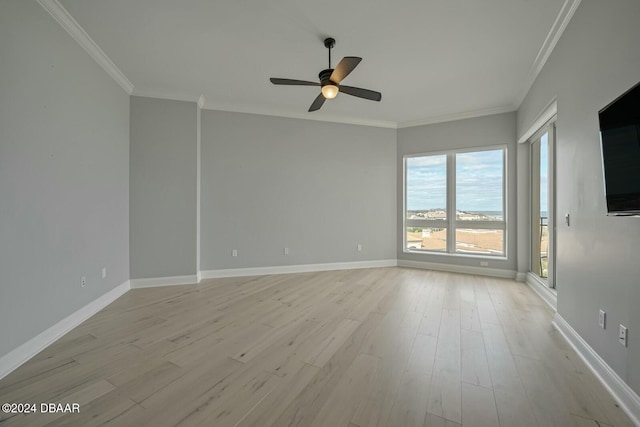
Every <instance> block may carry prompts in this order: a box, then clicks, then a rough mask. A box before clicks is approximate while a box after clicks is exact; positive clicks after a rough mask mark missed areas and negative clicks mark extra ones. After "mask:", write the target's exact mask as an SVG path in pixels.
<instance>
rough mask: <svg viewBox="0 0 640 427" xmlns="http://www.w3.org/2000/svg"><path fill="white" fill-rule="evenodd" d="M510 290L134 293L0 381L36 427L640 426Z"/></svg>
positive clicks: (389, 285)
mask: <svg viewBox="0 0 640 427" xmlns="http://www.w3.org/2000/svg"><path fill="white" fill-rule="evenodd" d="M551 319H552V312H551V311H550V310H549V308H548V307H547V306H545V305H544V303H543V302H542V301H541V300H540V299H539V298H538V297H537V296H536V295H535V294H534V293H533V292H532V291H531V290H530V289H529V288H527V287H526V286H525V285H523V284H521V283H517V282H514V281H512V280H503V279H493V278H485V277H478V276H471V275H461V274H451V273H443V272H435V271H424V270H414V269H406V268H380V269H363V270H345V271H332V272H319V273H305V274H290V275H273V276H260V277H243V278H230V279H216V280H206V281H204V282H202V283H201V284H200V285H193V286H175V287H164V288H153V289H136V290H132V291H130V292H128V293H127V294H125V295H124V296H123V297H121V298H120V299H118V300H117V301H116V302H114V303H113V304H111V305H110V306H109V307H107V308H106V309H104V310H102V311H101V312H100V313H98V314H97V315H95V316H94V317H92V318H91V319H89V320H88V321H86V322H84V323H83V324H82V325H80V326H79V327H77V328H76V329H74V330H73V331H71V332H70V333H69V334H67V335H65V336H64V337H63V338H62V339H60V340H59V341H57V342H56V343H54V344H53V345H52V346H50V347H49V348H47V349H46V350H44V351H43V352H42V353H40V354H38V355H37V356H36V357H35V358H33V359H32V360H30V361H29V362H28V363H26V364H25V365H24V366H22V367H20V368H19V369H18V370H16V371H15V372H13V373H12V374H10V375H9V376H8V377H6V378H4V379H3V380H1V381H0V403H2V402H32V403H33V402H35V403H40V402H53V403H79V404H80V413H79V414H68V415H63V414H47V415H43V414H30V415H18V416H12V417H10V416H8V415H6V414H0V425H3V426H4V425H7V426H9V425H11V426H13V425H24V426H34V427H35V426H44V425H48V426H57V425H73V426H92V425H102V424H108V425H116V426H175V425H181V426H182V425H184V426H192V425H194V426H198V425H202V426H260V427H266V426H329V427H338V426H349V427H365V426H434V427H435V426H449V427H452V426H459V425H463V426H464V427H472V426H490V427H494V426H501V427H508V426H517V427H521V426H525V427H526V426H541V427H547V426H562V427H566V426H601V427H604V426H632V424H631V422H630V421H629V420H628V418H627V417H626V416H625V415H624V413H623V412H622V410H621V409H620V408H619V407H618V406H617V405H616V403H615V402H614V401H613V399H612V398H611V397H610V396H609V395H608V394H607V392H606V391H605V389H604V388H603V387H602V386H601V385H600V383H599V382H598V381H597V380H596V379H595V377H594V376H593V375H592V374H591V372H590V371H589V369H588V368H587V367H586V366H585V365H584V363H583V362H582V360H581V359H580V358H579V357H578V356H577V355H576V354H575V353H574V352H573V350H572V349H571V348H570V347H569V345H568V344H567V343H566V342H565V341H564V340H563V338H562V337H561V336H560V334H559V333H558V332H557V331H555V330H554V329H553V327H552V326H551Z"/></svg>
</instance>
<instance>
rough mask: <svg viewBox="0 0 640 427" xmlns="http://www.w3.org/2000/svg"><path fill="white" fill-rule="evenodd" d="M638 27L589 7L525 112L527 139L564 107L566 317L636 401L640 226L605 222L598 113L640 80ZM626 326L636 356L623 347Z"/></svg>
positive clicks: (610, 5) (630, 17) (596, 5)
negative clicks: (603, 324)
mask: <svg viewBox="0 0 640 427" xmlns="http://www.w3.org/2000/svg"><path fill="white" fill-rule="evenodd" d="M639 19H640V2H638V1H637V0H619V1H616V2H602V1H598V0H583V1H582V3H581V4H580V7H579V8H578V10H577V11H576V13H575V15H574V17H573V19H572V20H571V23H570V24H569V26H568V27H567V29H566V31H565V32H564V34H563V36H562V38H561V39H560V41H559V43H558V45H557V46H556V48H555V50H554V52H553V54H552V55H551V56H550V58H549V61H548V62H547V64H546V65H545V67H544V69H543V70H542V73H541V74H540V75H539V77H538V79H537V81H536V82H535V84H534V86H533V87H532V88H531V90H530V91H529V93H528V95H527V97H526V99H525V100H524V102H523V103H522V106H521V107H520V110H519V112H518V130H519V132H520V133H522V132H524V131H525V130H526V128H527V127H528V126H529V125H530V124H531V123H532V122H533V121H534V119H535V118H536V116H537V115H538V114H539V113H540V111H542V109H543V108H544V107H545V105H547V104H548V103H549V101H550V100H551V99H552V98H553V97H557V101H558V121H557V148H556V152H557V170H558V174H557V199H558V202H557V215H558V217H559V218H563V217H564V214H565V213H567V212H569V213H571V226H570V227H567V226H566V225H564V223H563V222H560V223H559V224H558V235H557V238H558V251H557V260H558V262H557V286H558V313H559V314H560V315H561V316H562V317H564V318H565V319H566V320H567V321H568V322H569V323H570V324H571V326H572V327H573V328H574V329H575V330H576V331H577V332H578V333H579V334H580V335H581V336H582V337H583V338H584V339H585V340H586V341H587V343H588V344H589V345H590V346H591V347H592V348H593V349H594V350H595V351H597V352H598V354H600V356H601V357H602V358H603V359H604V360H605V361H606V362H607V363H608V364H609V366H611V367H612V368H613V369H614V370H615V371H616V372H617V373H618V374H619V375H620V376H621V377H622V378H623V379H625V380H626V381H627V383H628V384H629V385H630V386H631V387H632V388H633V389H634V390H635V391H636V392H640V339H638V336H640V335H639V332H640V309H638V304H639V303H640V263H638V260H639V259H640V256H639V255H638V254H639V252H638V250H639V248H640V218H615V217H607V216H606V214H605V213H606V209H605V199H604V190H603V180H602V167H601V155H600V145H599V144H600V140H599V130H598V110H600V109H601V108H602V107H604V106H605V105H607V104H608V103H609V102H611V101H612V100H613V99H615V98H616V97H617V96H618V95H620V94H622V93H623V92H624V91H626V90H627V89H629V88H630V87H631V86H632V85H634V84H635V83H637V82H638V80H640V48H639V46H640V31H639V30H638V23H639V22H640V21H639ZM599 308H602V309H604V310H606V312H607V316H608V317H607V323H608V325H609V326H608V327H607V329H606V330H602V329H599V328H598V309H599ZM619 323H623V324H625V325H626V326H628V328H629V347H628V348H624V347H622V346H621V345H620V344H618V342H617V339H616V336H617V327H618V324H619ZM634 337H635V338H634Z"/></svg>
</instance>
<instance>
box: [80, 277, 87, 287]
mask: <svg viewBox="0 0 640 427" xmlns="http://www.w3.org/2000/svg"><path fill="white" fill-rule="evenodd" d="M85 286H87V276H82V277H81V278H80V287H81V288H84V287H85Z"/></svg>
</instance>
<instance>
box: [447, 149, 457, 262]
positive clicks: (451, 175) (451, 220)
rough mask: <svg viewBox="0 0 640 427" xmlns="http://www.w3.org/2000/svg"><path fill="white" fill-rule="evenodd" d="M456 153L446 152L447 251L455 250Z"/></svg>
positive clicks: (452, 251)
mask: <svg viewBox="0 0 640 427" xmlns="http://www.w3.org/2000/svg"><path fill="white" fill-rule="evenodd" d="M455 223H456V155H455V154H454V153H450V154H447V252H448V253H454V252H455V251H456V227H455Z"/></svg>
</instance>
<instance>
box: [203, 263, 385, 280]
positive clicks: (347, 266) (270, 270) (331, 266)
mask: <svg viewBox="0 0 640 427" xmlns="http://www.w3.org/2000/svg"><path fill="white" fill-rule="evenodd" d="M396 265H398V263H397V260H395V259H382V260H375V261H353V262H331V263H326V264H300V265H279V266H273V267H251V268H226V269H220V270H205V271H201V272H200V275H201V277H202V279H217V278H222V277H241V276H264V275H269V274H289V273H308V272H312V271H330V270H351V269H358V268H380V267H395V266H396Z"/></svg>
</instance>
